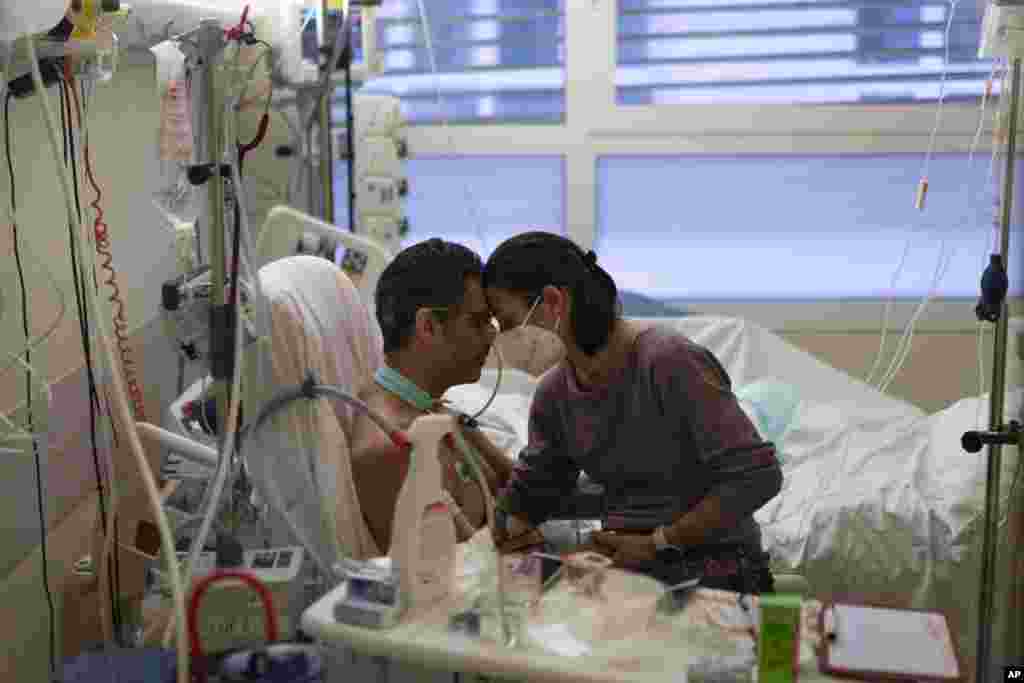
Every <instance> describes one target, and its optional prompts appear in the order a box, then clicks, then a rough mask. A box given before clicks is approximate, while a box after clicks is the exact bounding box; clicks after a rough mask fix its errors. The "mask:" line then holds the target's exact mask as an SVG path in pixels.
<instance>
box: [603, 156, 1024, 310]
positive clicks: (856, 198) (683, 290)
mask: <svg viewBox="0 0 1024 683" xmlns="http://www.w3.org/2000/svg"><path fill="white" fill-rule="evenodd" d="M989 164H990V160H989V159H988V158H986V157H984V156H980V157H976V158H975V160H974V164H973V167H972V168H969V167H968V162H967V157H966V155H942V156H938V157H935V158H933V159H932V162H931V167H930V169H929V173H928V175H929V178H930V184H931V187H930V191H929V195H928V202H927V205H926V210H925V211H924V212H919V211H917V210H916V209H915V208H914V198H915V191H916V186H917V182H918V178H919V177H920V174H921V166H922V157H921V156H920V155H885V156H814V157H811V156H808V157H780V156H760V157H758V156H752V157H751V156H745V157H714V156H679V157H626V156H615V157H602V158H601V159H599V161H598V169H597V178H598V245H597V249H596V251H597V252H598V254H599V257H600V259H601V262H602V263H603V264H604V265H605V267H606V268H607V269H608V270H609V272H610V273H611V274H612V276H613V277H615V278H616V282H617V283H618V284H619V286H620V287H621V288H623V289H630V290H635V291H639V292H644V293H646V294H648V295H651V296H656V297H659V298H665V299H690V300H710V299H722V300H730V299H731V300H740V299H743V300H769V299H776V300H778V299H830V298H861V297H864V298H867V297H887V296H890V294H895V295H896V296H900V297H916V296H921V295H924V294H925V293H927V292H928V291H929V289H930V283H931V280H932V277H933V274H934V271H935V269H936V264H937V261H938V256H939V253H940V245H941V242H942V239H943V237H945V238H947V243H946V244H947V249H948V253H950V254H951V260H950V263H949V267H948V271H947V272H946V274H945V277H944V278H943V279H942V280H941V283H940V285H939V287H938V289H937V295H938V296H942V297H976V296H977V294H978V291H979V282H980V279H981V273H982V271H983V269H984V267H985V265H986V264H987V255H988V254H989V253H990V249H991V245H992V244H993V240H994V236H995V234H996V233H995V231H994V230H993V227H992V226H993V216H994V211H995V207H994V197H995V195H994V193H993V188H992V184H988V185H986V182H987V176H988V169H989ZM997 170H998V169H997ZM997 176H998V173H997ZM1019 226H1020V223H1019V221H1015V223H1014V228H1013V230H1014V232H1013V234H1012V235H1011V238H1010V249H1011V255H1010V258H1009V259H1008V264H1009V265H1008V267H1009V268H1010V270H1011V279H1012V280H1013V284H1012V285H1011V295H1019V294H1021V293H1022V292H1024V288H1022V287H1021V284H1020V283H1021V281H1022V278H1020V277H1013V276H1012V271H1013V269H1014V268H1015V267H1016V265H1017V264H1018V263H1020V262H1021V260H1020V256H1021V255H1022V254H1024V245H1022V240H1024V230H1022V229H1021V228H1020V227H1019ZM908 239H909V240H910V249H909V251H908V253H907V258H906V263H905V266H904V269H903V273H902V277H901V278H900V279H899V282H898V283H897V285H896V287H895V290H890V283H891V280H892V278H893V274H894V273H895V272H896V269H897V267H898V265H899V262H900V258H901V255H902V253H903V250H904V246H905V244H906V243H907V240H908Z"/></svg>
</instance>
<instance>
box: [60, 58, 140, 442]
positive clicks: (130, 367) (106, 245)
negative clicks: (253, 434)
mask: <svg viewBox="0 0 1024 683" xmlns="http://www.w3.org/2000/svg"><path fill="white" fill-rule="evenodd" d="M68 71H70V69H68ZM67 75H68V76H69V79H68V82H69V83H70V85H71V87H70V88H69V90H71V94H72V96H73V97H74V100H75V116H76V118H77V120H78V121H79V122H81V120H82V112H81V109H80V107H79V104H78V91H77V89H76V88H75V80H74V77H73V76H71V74H70V73H68V74H67ZM83 156H84V157H85V174H86V177H88V178H89V183H90V184H91V185H92V190H93V192H95V193H96V198H95V199H94V200H93V201H92V203H91V204H89V206H91V207H92V209H93V210H94V211H95V212H96V221H95V222H94V223H93V233H94V235H95V239H96V253H97V254H99V255H100V256H101V257H102V259H103V260H102V262H101V263H100V268H101V269H103V270H104V271H105V272H106V273H107V279H106V280H104V281H103V282H104V284H106V285H107V286H108V287H110V290H111V295H110V297H109V299H108V301H110V303H112V304H113V305H114V315H113V323H114V337H115V339H116V342H117V349H118V352H119V353H120V356H121V370H122V372H123V373H124V379H125V383H126V384H127V385H128V395H129V397H130V398H131V401H132V405H133V407H134V408H135V419H136V420H140V421H143V422H145V421H146V410H145V407H144V405H143V404H144V401H143V395H142V388H141V387H140V386H139V381H138V377H137V376H136V372H135V361H134V359H133V358H132V350H131V346H129V344H128V321H127V320H126V319H125V315H124V301H123V300H122V299H121V288H120V287H119V286H118V284H117V271H116V270H115V269H114V265H113V263H114V255H113V254H112V253H111V252H110V232H109V230H108V228H107V224H106V222H104V220H103V208H102V207H101V206H100V200H101V199H103V192H102V191H101V190H100V186H99V184H98V183H97V182H96V178H95V177H93V173H92V160H91V157H90V150H89V145H88V144H86V145H84V154H83Z"/></svg>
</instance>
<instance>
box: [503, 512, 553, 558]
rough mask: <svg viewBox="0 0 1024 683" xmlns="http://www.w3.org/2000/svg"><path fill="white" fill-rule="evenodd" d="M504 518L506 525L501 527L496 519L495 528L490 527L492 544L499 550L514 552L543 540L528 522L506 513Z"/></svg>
mask: <svg viewBox="0 0 1024 683" xmlns="http://www.w3.org/2000/svg"><path fill="white" fill-rule="evenodd" d="M505 519H506V522H505V524H506V526H504V527H503V526H502V525H501V523H500V522H499V521H498V520H497V519H496V520H495V522H496V524H497V528H493V529H491V538H493V539H494V545H495V546H497V548H498V550H499V551H500V552H502V553H510V552H516V551H517V550H521V549H522V548H524V547H529V546H531V545H537V544H538V543H542V542H543V540H544V538H543V536H541V535H540V532H539V531H538V530H537V528H536V527H534V526H531V525H530V524H529V522H526V521H524V520H522V519H519V518H518V517H513V516H512V515H507V516H506V517H505ZM538 538H539V540H538Z"/></svg>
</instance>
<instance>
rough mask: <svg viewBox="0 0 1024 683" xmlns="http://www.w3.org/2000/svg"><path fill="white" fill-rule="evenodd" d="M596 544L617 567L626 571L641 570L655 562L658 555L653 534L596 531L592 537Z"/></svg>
mask: <svg viewBox="0 0 1024 683" xmlns="http://www.w3.org/2000/svg"><path fill="white" fill-rule="evenodd" d="M591 539H592V540H593V542H594V543H596V544H597V545H598V546H600V547H601V548H603V549H604V554H606V555H608V557H611V558H612V560H613V561H614V562H615V566H617V567H622V568H624V569H635V568H640V567H642V566H643V565H645V564H647V563H649V562H653V561H654V559H655V555H656V553H657V546H655V545H654V536H652V535H651V534H617V533H615V532H613V531H595V532H594V533H593V534H592V535H591Z"/></svg>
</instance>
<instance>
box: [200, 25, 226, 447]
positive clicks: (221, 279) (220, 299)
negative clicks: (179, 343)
mask: <svg viewBox="0 0 1024 683" xmlns="http://www.w3.org/2000/svg"><path fill="white" fill-rule="evenodd" d="M198 42H199V47H200V49H199V54H200V56H201V59H202V60H203V65H202V73H203V97H204V98H205V100H206V103H205V104H206V122H205V123H206V125H205V126H204V130H203V132H204V134H205V138H206V145H205V149H204V151H205V156H203V157H200V160H199V161H200V163H212V164H213V175H212V176H211V177H210V179H209V180H208V181H207V186H206V187H207V189H206V196H207V199H208V206H209V219H208V224H209V227H210V231H209V232H210V270H211V273H210V278H211V285H212V290H211V292H210V305H211V308H212V310H214V311H221V310H223V307H224V304H225V300H224V286H225V284H226V283H227V264H226V263H225V253H226V246H225V244H224V178H223V177H222V176H221V173H220V166H221V158H222V152H223V149H224V142H223V140H222V137H223V127H222V125H221V124H222V121H221V117H222V114H223V109H222V107H221V106H220V102H221V99H220V97H218V89H217V69H216V64H217V57H218V55H219V53H220V51H221V49H223V47H224V38H223V31H222V30H221V27H220V25H219V24H218V23H217V22H216V21H204V22H202V25H201V32H200V35H199V36H198ZM215 333H216V330H215V329H211V334H215ZM225 343H227V342H225ZM215 346H219V343H218V342H217V340H212V339H211V348H213V347H215ZM212 392H213V394H214V396H215V397H216V401H217V417H218V419H217V431H218V432H219V433H221V434H227V427H226V425H225V423H226V422H227V419H228V403H229V400H230V396H229V395H228V393H229V392H230V384H228V383H225V382H223V381H220V380H217V379H216V378H214V382H213V387H212Z"/></svg>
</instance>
